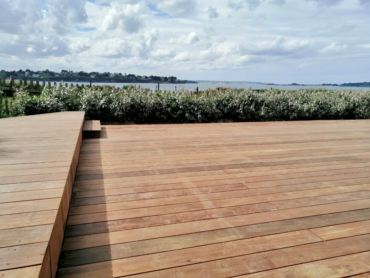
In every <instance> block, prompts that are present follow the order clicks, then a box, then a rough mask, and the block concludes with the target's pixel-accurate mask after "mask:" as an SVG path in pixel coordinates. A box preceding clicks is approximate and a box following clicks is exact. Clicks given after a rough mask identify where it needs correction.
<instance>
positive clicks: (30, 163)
mask: <svg viewBox="0 0 370 278" xmlns="http://www.w3.org/2000/svg"><path fill="white" fill-rule="evenodd" d="M83 122H84V112H63V113H53V114H45V115H37V116H28V117H18V118H8V119H0V277H7V278H8V277H26V278H27V277H29V278H36V277H46V278H51V277H55V274H56V271H57V267H56V266H57V262H58V260H59V253H60V250H61V244H62V240H63V233H64V226H65V223H66V216H67V213H68V204H69V201H70V195H71V193H72V185H73V180H74V175H75V172H76V168H77V162H78V156H79V151H80V145H81V142H82V124H83ZM58 235H61V237H60V236H59V237H58Z"/></svg>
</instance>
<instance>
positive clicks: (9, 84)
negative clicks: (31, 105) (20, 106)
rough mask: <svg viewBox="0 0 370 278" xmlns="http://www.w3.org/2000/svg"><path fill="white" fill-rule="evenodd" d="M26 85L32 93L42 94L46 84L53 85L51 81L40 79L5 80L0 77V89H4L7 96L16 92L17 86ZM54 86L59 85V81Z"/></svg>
mask: <svg viewBox="0 0 370 278" xmlns="http://www.w3.org/2000/svg"><path fill="white" fill-rule="evenodd" d="M21 86H24V87H26V88H27V91H28V92H29V93H31V94H41V92H42V90H43V89H44V87H45V86H52V85H51V82H47V83H45V81H43V82H42V83H40V82H39V81H36V82H33V81H27V80H17V81H14V80H13V79H11V80H5V79H1V78H0V91H3V92H4V94H5V96H8V97H12V96H13V95H14V93H15V92H16V90H17V88H20V87H21ZM54 86H57V83H56V82H54Z"/></svg>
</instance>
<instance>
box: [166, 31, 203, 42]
mask: <svg viewBox="0 0 370 278" xmlns="http://www.w3.org/2000/svg"><path fill="white" fill-rule="evenodd" d="M197 42H199V36H198V34H197V33H196V32H191V33H190V34H189V35H182V36H181V37H179V38H178V39H170V43H178V44H195V43H197Z"/></svg>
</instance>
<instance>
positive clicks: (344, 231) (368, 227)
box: [311, 221, 370, 240]
mask: <svg viewBox="0 0 370 278" xmlns="http://www.w3.org/2000/svg"><path fill="white" fill-rule="evenodd" d="M311 231H312V232H313V233H314V234H316V235H317V236H319V237H320V238H322V239H324V240H331V239H336V238H338V237H351V236H355V235H361V234H366V233H367V234H370V221H360V222H354V223H348V224H342V225H335V226H329V227H324V228H317V229H312V230H311Z"/></svg>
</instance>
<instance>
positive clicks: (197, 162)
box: [58, 120, 370, 278]
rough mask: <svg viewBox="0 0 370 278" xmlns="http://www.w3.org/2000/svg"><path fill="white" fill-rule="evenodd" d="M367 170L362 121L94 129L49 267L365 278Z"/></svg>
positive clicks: (110, 272) (72, 273)
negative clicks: (56, 262)
mask: <svg viewBox="0 0 370 278" xmlns="http://www.w3.org/2000/svg"><path fill="white" fill-rule="evenodd" d="M369 166H370V121H368V120H364V121H320V122H274V123H224V124H194V125H132V126H103V128H102V138H101V139H92V140H86V141H84V142H83V145H82V149H81V156H80V162H79V165H78V172H77V176H76V182H75V187H74V193H73V198H72V203H71V209H70V212H69V218H68V225H67V229H66V234H65V241H64V246H63V252H62V255H61V261H60V269H59V272H58V275H59V277H78V278H83V277H99V278H101V277H126V276H129V277H158V278H159V277H161V278H163V277H166V278H168V277H191V278H194V277H202V278H204V277H212V278H215V277H235V276H241V277H300V278H301V277H315V278H318V277H325V278H328V277H329V278H330V277H348V276H356V275H359V276H358V277H369V273H370V263H369V262H370V168H369ZM364 273H367V274H364Z"/></svg>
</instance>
